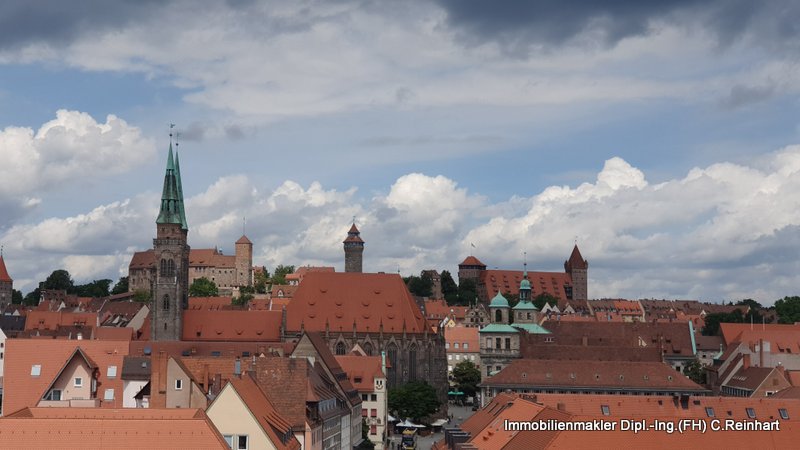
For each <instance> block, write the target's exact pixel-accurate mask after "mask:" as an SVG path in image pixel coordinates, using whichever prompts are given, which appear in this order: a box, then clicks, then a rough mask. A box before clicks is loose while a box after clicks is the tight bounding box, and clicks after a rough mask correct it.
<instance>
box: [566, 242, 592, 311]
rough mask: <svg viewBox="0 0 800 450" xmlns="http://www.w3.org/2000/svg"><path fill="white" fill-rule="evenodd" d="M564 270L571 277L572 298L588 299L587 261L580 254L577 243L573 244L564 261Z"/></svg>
mask: <svg viewBox="0 0 800 450" xmlns="http://www.w3.org/2000/svg"><path fill="white" fill-rule="evenodd" d="M564 271H565V272H566V273H568V274H569V276H570V278H572V299H573V300H589V281H588V278H589V274H588V272H589V262H588V261H586V260H585V259H583V256H581V251H580V250H578V244H575V248H573V249H572V254H571V255H570V256H569V259H568V260H566V261H564Z"/></svg>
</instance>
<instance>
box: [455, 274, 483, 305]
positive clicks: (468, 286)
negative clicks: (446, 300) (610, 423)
mask: <svg viewBox="0 0 800 450" xmlns="http://www.w3.org/2000/svg"><path fill="white" fill-rule="evenodd" d="M477 297H478V288H477V286H475V281H473V280H471V279H466V280H462V281H461V283H460V284H459V285H458V304H459V305H469V304H472V303H473V302H474V301H475V298H477Z"/></svg>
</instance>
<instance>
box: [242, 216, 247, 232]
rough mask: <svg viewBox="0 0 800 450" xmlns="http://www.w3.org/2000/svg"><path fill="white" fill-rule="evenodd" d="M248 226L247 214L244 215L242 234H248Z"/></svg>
mask: <svg viewBox="0 0 800 450" xmlns="http://www.w3.org/2000/svg"><path fill="white" fill-rule="evenodd" d="M246 227H247V217H245V216H242V236H244V235H246V234H247V233H246V232H245V230H246Z"/></svg>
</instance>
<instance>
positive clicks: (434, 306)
mask: <svg viewBox="0 0 800 450" xmlns="http://www.w3.org/2000/svg"><path fill="white" fill-rule="evenodd" d="M467 311H469V306H456V305H453V306H450V305H448V304H447V302H446V301H444V300H443V299H440V300H425V315H426V316H427V318H428V319H444V318H445V317H453V318H455V319H456V320H464V319H465V318H466V317H467Z"/></svg>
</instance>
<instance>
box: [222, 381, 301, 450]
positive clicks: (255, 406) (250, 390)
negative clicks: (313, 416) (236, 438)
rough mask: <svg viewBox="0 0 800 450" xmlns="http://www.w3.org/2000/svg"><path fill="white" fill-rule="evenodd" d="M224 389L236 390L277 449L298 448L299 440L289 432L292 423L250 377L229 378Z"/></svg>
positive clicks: (288, 449) (291, 449)
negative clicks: (286, 437) (285, 438)
mask: <svg viewBox="0 0 800 450" xmlns="http://www.w3.org/2000/svg"><path fill="white" fill-rule="evenodd" d="M225 389H233V390H234V391H235V392H236V394H237V395H238V396H239V398H240V399H241V400H242V403H244V405H245V407H246V408H247V409H248V410H250V413H251V414H252V415H253V417H254V418H255V420H256V422H258V425H259V426H260V427H261V429H262V430H264V433H266V435H267V437H268V438H269V440H270V442H271V443H272V445H274V446H275V448H277V449H278V450H296V449H299V448H300V442H299V441H298V440H297V439H296V438H295V437H294V435H293V434H291V431H292V425H291V424H290V423H289V422H287V421H286V419H284V418H283V416H282V415H281V414H280V413H279V412H278V410H277V409H276V408H275V406H274V405H273V404H272V402H270V400H269V398H268V397H267V395H266V394H264V391H262V390H261V389H260V388H259V387H258V385H257V384H256V383H255V381H253V379H252V378H250V377H249V376H247V375H245V376H242V377H241V378H236V377H235V378H231V379H230V382H229V383H228V385H227V386H226V387H225ZM212 406H213V404H212ZM212 406H209V408H211V407H212ZM287 434H289V439H288V440H285V441H284V439H282V438H283V437H284V436H286V435H287Z"/></svg>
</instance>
